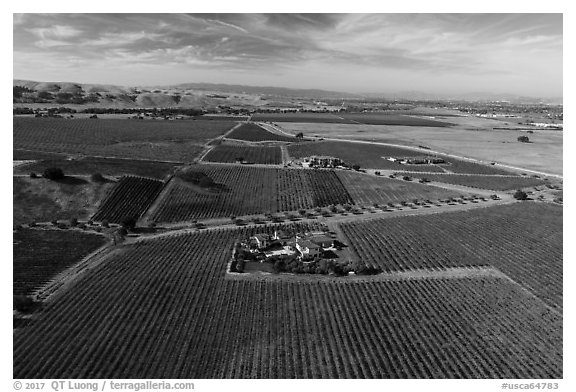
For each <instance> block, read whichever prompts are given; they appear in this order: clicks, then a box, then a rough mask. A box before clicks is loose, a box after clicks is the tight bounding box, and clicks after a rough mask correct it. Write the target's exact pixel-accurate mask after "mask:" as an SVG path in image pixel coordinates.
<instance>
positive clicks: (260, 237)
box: [250, 234, 270, 249]
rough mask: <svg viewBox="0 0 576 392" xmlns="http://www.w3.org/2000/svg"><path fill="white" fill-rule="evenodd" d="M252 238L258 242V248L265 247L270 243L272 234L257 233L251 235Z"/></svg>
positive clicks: (254, 241)
mask: <svg viewBox="0 0 576 392" xmlns="http://www.w3.org/2000/svg"><path fill="white" fill-rule="evenodd" d="M250 240H251V241H252V242H253V243H254V244H256V246H257V247H258V249H263V248H266V247H268V245H270V236H269V235H268V234H256V235H255V236H253V237H250Z"/></svg>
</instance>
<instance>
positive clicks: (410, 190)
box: [337, 171, 462, 205]
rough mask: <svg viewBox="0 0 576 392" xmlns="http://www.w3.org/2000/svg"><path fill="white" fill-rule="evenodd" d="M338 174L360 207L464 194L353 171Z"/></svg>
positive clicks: (445, 197)
mask: <svg viewBox="0 0 576 392" xmlns="http://www.w3.org/2000/svg"><path fill="white" fill-rule="evenodd" d="M337 174H338V177H339V178H340V180H341V181H342V184H344V187H345V188H346V189H347V190H348V193H350V196H351V197H352V200H354V202H355V203H356V204H359V205H372V204H374V203H378V204H386V203H399V202H402V201H406V202H411V201H412V200H414V199H418V200H426V199H429V200H434V201H436V200H438V199H447V198H450V197H458V196H460V195H461V194H462V192H456V191H450V190H446V189H442V188H437V187H434V186H429V185H424V184H419V183H414V182H407V181H403V180H393V179H390V178H386V177H375V176H371V175H367V174H362V173H357V172H353V171H337ZM427 176H428V175H426V177H427ZM423 177H424V176H423Z"/></svg>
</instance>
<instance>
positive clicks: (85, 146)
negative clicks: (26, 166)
mask: <svg viewBox="0 0 576 392" xmlns="http://www.w3.org/2000/svg"><path fill="white" fill-rule="evenodd" d="M233 126H234V123H233V122H231V121H202V120H196V121H186V120H180V121H138V120H112V119H51V118H34V117H14V127H13V136H14V145H13V147H14V149H29V150H37V151H45V152H61V153H71V154H85V155H100V156H109V157H121V158H143V159H153V160H173V161H190V160H192V159H193V158H195V157H196V155H198V153H199V152H200V151H202V147H201V145H202V144H203V143H205V142H207V141H208V140H210V139H212V138H214V137H217V136H219V135H222V134H224V133H225V132H226V131H227V130H229V129H230V128H232V127H233Z"/></svg>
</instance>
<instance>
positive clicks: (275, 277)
mask: <svg viewBox="0 0 576 392" xmlns="http://www.w3.org/2000/svg"><path fill="white" fill-rule="evenodd" d="M228 267H229V266H228ZM485 277H492V278H496V279H507V280H511V279H510V277H508V276H507V275H506V274H504V273H503V272H501V271H500V270H498V269H496V268H494V267H492V266H479V267H454V268H446V269H443V270H432V269H415V270H407V271H395V272H382V273H379V274H376V275H348V276H340V277H338V276H334V275H321V274H294V273H286V272H282V273H278V274H273V273H269V272H243V273H238V272H229V268H228V269H227V270H226V277H225V279H229V280H256V281H276V282H277V281H282V282H323V283H324V282H326V283H342V284H354V283H364V282H389V281H402V280H414V279H463V278H485ZM516 284H517V283H516ZM530 295H531V296H533V295H534V294H532V293H530Z"/></svg>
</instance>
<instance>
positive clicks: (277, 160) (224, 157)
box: [203, 144, 282, 165]
mask: <svg viewBox="0 0 576 392" xmlns="http://www.w3.org/2000/svg"><path fill="white" fill-rule="evenodd" d="M238 159H241V160H244V161H245V162H246V163H259V164H266V165H280V164H282V151H281V150H280V147H278V146H234V145H228V144H219V145H217V146H216V147H214V148H213V149H212V150H210V152H209V153H208V154H206V156H204V158H203V160H204V161H207V162H225V163H234V162H236V161H238Z"/></svg>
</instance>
